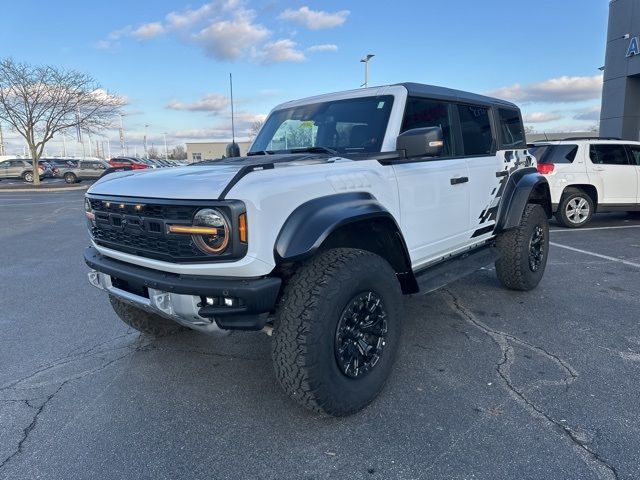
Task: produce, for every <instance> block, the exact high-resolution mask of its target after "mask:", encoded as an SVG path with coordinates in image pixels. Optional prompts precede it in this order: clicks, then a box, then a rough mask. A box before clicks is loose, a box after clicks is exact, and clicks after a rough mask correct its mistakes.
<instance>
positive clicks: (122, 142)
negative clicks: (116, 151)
mask: <svg viewBox="0 0 640 480" xmlns="http://www.w3.org/2000/svg"><path fill="white" fill-rule="evenodd" d="M118 133H119V134H120V154H121V155H122V156H124V155H125V144H124V125H123V124H122V114H120V131H119V132H118ZM127 153H129V152H128V150H127Z"/></svg>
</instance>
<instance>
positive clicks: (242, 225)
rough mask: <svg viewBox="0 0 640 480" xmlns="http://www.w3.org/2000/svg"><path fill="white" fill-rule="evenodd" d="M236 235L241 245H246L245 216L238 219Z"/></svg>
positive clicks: (244, 214)
mask: <svg viewBox="0 0 640 480" xmlns="http://www.w3.org/2000/svg"><path fill="white" fill-rule="evenodd" d="M238 234H239V237H240V241H241V242H242V243H247V214H246V213H243V214H242V215H240V216H239V217H238Z"/></svg>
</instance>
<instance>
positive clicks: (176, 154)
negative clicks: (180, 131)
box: [169, 145, 187, 160]
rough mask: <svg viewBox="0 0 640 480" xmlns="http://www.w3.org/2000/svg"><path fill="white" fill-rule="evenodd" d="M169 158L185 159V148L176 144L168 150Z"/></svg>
mask: <svg viewBox="0 0 640 480" xmlns="http://www.w3.org/2000/svg"><path fill="white" fill-rule="evenodd" d="M169 158H170V159H171V160H186V159H187V150H186V149H185V148H184V147H183V146H182V145H176V146H175V147H173V148H172V149H171V151H170V152H169Z"/></svg>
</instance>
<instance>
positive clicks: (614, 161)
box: [589, 144, 629, 165]
mask: <svg viewBox="0 0 640 480" xmlns="http://www.w3.org/2000/svg"><path fill="white" fill-rule="evenodd" d="M589 157H590V158H591V161H592V162H593V163H596V164H599V165H629V157H628V156H627V151H626V150H625V148H624V145H611V144H610V145H607V144H601V145H591V148H590V149H589Z"/></svg>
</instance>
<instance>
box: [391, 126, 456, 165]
mask: <svg viewBox="0 0 640 480" xmlns="http://www.w3.org/2000/svg"><path fill="white" fill-rule="evenodd" d="M443 148H444V140H443V134H442V128H440V127H424V128H413V129H411V130H407V131H406V132H403V133H401V134H400V135H398V140H397V142H396V149H397V150H404V151H405V154H406V155H407V158H411V157H439V156H441V155H442V149H443Z"/></svg>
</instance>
